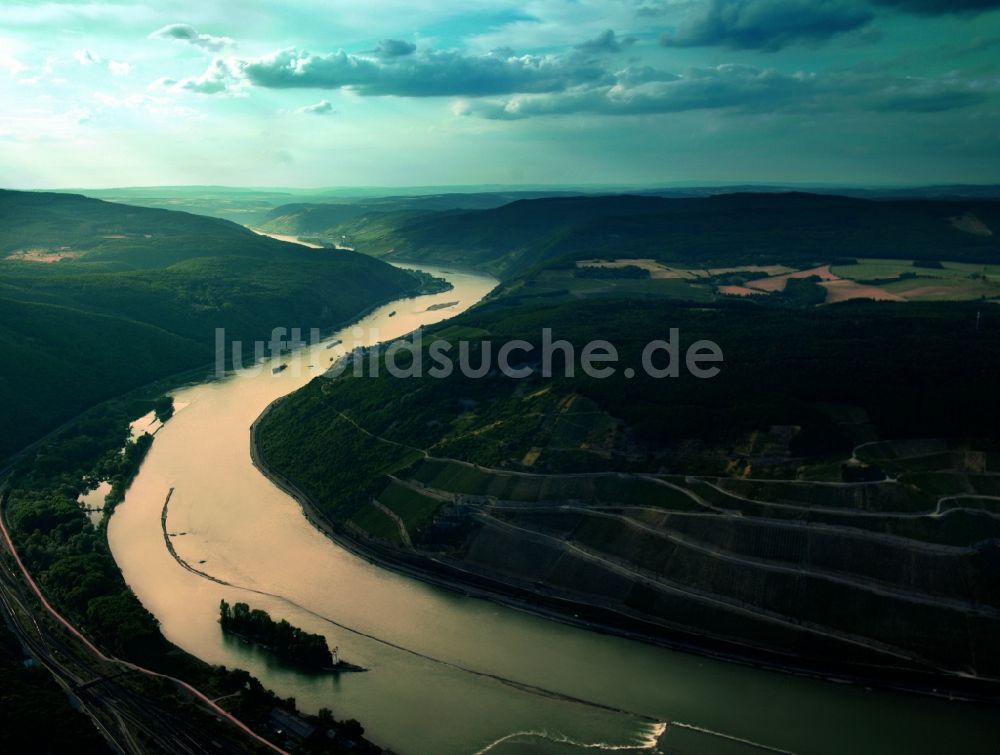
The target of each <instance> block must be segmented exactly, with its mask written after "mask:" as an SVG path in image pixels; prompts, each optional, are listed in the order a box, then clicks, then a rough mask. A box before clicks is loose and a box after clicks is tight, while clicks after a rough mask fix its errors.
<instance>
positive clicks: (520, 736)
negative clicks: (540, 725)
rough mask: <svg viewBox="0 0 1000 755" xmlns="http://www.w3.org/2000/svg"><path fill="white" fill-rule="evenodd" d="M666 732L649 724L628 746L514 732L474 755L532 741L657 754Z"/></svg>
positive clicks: (589, 748) (559, 735) (610, 750)
mask: <svg viewBox="0 0 1000 755" xmlns="http://www.w3.org/2000/svg"><path fill="white" fill-rule="evenodd" d="M666 730H667V724H665V723H655V724H649V725H648V727H647V729H646V731H644V732H642V733H641V734H640V736H641V737H642V739H641V740H640V741H638V742H634V743H630V744H614V743H612V742H580V741H578V740H575V739H572V738H571V737H567V736H565V735H563V734H553V733H550V732H547V731H515V732H514V733H513V734H507V735H506V736H503V737H500V739H497V740H494V741H493V742H490V743H489V744H488V745H486V746H485V747H483V748H482V749H481V750H477V751H476V752H475V753H474V755H486V753H488V752H491V751H492V750H494V749H496V748H498V747H500V746H502V745H504V744H506V743H508V742H510V743H515V742H524V741H526V740H532V739H540V740H543V741H546V742H553V743H555V744H561V745H568V746H570V747H575V748H577V749H581V750H602V751H605V752H652V753H659V752H660V750H659V749H658V747H659V743H660V737H662V736H663V734H664V733H665V732H666Z"/></svg>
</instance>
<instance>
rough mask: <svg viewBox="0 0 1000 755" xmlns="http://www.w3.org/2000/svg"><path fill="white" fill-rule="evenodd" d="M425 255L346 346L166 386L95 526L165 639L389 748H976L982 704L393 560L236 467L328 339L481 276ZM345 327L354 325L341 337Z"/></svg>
mask: <svg viewBox="0 0 1000 755" xmlns="http://www.w3.org/2000/svg"><path fill="white" fill-rule="evenodd" d="M425 269H427V270H428V272H431V273H434V274H437V275H441V276H442V277H445V278H448V279H449V280H450V281H451V282H452V283H453V284H454V286H455V288H454V289H453V290H451V291H448V292H445V293H442V294H435V295H429V296H422V297H419V298H416V299H408V300H403V301H398V302H394V303H392V304H388V305H385V306H382V307H379V308H378V309H377V310H375V311H373V312H372V313H371V314H370V315H368V316H367V317H365V318H364V319H363V320H362V321H361V322H360V323H358V324H357V326H354V327H351V328H346V329H345V330H344V331H342V332H341V333H340V334H337V335H336V336H335V337H336V338H339V339H342V340H343V341H344V342H345V343H344V344H343V345H341V346H338V347H336V348H332V349H331V348H327V346H328V343H324V344H320V345H318V346H312V347H309V348H307V349H304V350H303V351H302V352H301V353H300V354H297V355H295V356H300V357H301V359H292V358H289V357H285V358H283V361H285V362H287V363H288V364H289V368H288V369H286V370H284V371H283V372H280V373H279V374H276V375H275V374H272V372H271V369H270V367H271V365H270V364H268V365H265V366H264V368H263V369H262V370H260V371H259V372H258V373H257V374H256V375H254V376H247V375H238V376H233V377H230V378H227V379H224V380H219V381H213V382H208V383H205V384H202V385H196V386H193V387H189V388H185V389H182V390H179V391H177V392H176V393H175V400H176V402H177V405H178V406H179V407H181V408H180V409H179V410H178V411H177V412H176V414H175V416H174V417H173V418H172V419H171V420H170V421H169V422H167V423H166V424H165V425H164V426H163V428H162V429H161V430H160V431H159V432H158V433H157V434H156V439H155V442H154V443H153V446H152V449H151V450H150V452H149V455H148V457H147V458H146V460H145V462H144V463H143V466H142V469H141V471H140V473H139V475H138V476H137V478H136V480H135V482H134V483H133V485H132V487H131V489H130V490H129V491H128V494H127V495H126V497H125V500H124V502H123V503H121V504H120V505H119V506H118V507H117V509H116V511H115V513H114V515H113V516H112V518H111V521H110V523H109V531H108V536H109V540H110V543H111V548H112V551H113V552H114V556H115V558H116V560H117V562H118V564H119V566H120V567H121V569H122V571H123V573H124V575H125V579H126V580H127V581H128V583H129V585H130V586H131V588H132V589H133V590H134V591H135V593H136V595H138V597H139V599H140V600H141V601H142V602H143V604H144V605H145V606H146V607H147V608H148V609H149V610H150V611H151V612H152V613H153V614H154V615H155V616H156V617H157V619H159V621H160V625H161V628H162V630H163V633H164V634H165V635H166V637H167V638H168V639H170V641H171V642H173V643H175V644H176V645H178V646H180V647H182V648H184V649H185V650H186V651H188V652H190V653H192V654H194V655H196V656H198V657H199V658H202V659H204V660H206V661H208V662H210V663H219V664H225V665H227V666H237V667H241V668H245V669H247V670H249V671H250V672H251V673H253V674H254V675H255V676H257V677H258V678H260V679H261V680H262V681H263V682H264V684H265V685H267V686H268V687H270V688H272V689H274V690H275V691H276V692H277V693H279V694H280V695H281V696H294V697H295V699H296V700H297V701H298V704H299V706H300V707H301V708H302V709H304V710H306V711H310V712H315V711H317V710H318V709H319V708H321V707H327V708H330V709H331V710H333V712H334V715H335V716H337V717H338V718H357V719H358V720H360V721H361V722H362V724H363V725H364V726H365V727H366V730H367V736H368V737H370V738H371V739H372V740H374V741H375V742H378V743H379V744H381V745H383V746H386V747H390V748H392V749H394V750H396V751H397V752H399V753H401V754H412V755H470V754H472V753H485V752H487V751H489V752H491V753H494V755H511V754H513V753H518V754H521V753H523V754H526V755H534V754H536V753H537V754H539V755H541V754H549V753H552V754H557V753H582V752H587V751H591V750H593V749H619V750H620V751H625V752H630V751H631V752H643V751H645V752H656V751H660V752H671V753H673V752H684V753H728V752H733V753H739V752H761V751H768V750H769V749H773V750H778V751H791V752H803V753H806V752H808V753H843V752H852V753H882V752H886V751H889V750H892V751H894V752H908V753H922V752H927V753H940V752H984V753H985V752H992V751H993V746H994V745H995V743H996V736H997V725H996V711H995V709H990V708H987V707H984V706H975V705H969V704H961V703H952V702H948V701H944V700H937V699H930V698H920V697H913V696H907V695H902V694H896V693H889V692H880V691H867V690H864V689H861V688H858V687H850V686H847V685H838V684H832V683H827V682H822V681H818V680H812V679H805V678H800V677H795V676H789V675H781V674H777V673H773V672H769V671H761V670H756V669H752V668H748V667H744V666H740V665H737V664H730V663H724V662H721V661H715V660H710V659H706V658H702V657H699V656H696V655H691V654H686V653H680V652H674V651H671V650H666V649H663V648H658V647H654V646H650V645H646V644H643V643H639V642H634V641H631V640H626V639H622V638H616V637H611V636H607V635H601V634H597V633H593V632H588V631H585V630H582V629H577V628H573V627H569V626H566V625H563V624H560V623H557V622H554V621H549V620H545V619H542V618H538V617H535V616H532V615H529V614H526V613H523V612H521V611H517V610H514V609H511V608H507V607H503V606H499V605H496V604H494V603H491V602H488V601H484V600H480V599H475V598H469V597H465V596H462V595H459V594H456V593H454V592H450V591H447V590H444V589H440V588H437V587H433V586H430V585H426V584H424V583H422V582H419V581H417V580H414V579H411V578H408V577H404V576H401V575H398V574H395V573H393V572H390V571H387V570H385V569H382V568H379V567H376V566H374V565H372V564H370V563H368V562H367V561H365V560H364V559H361V558H358V557H356V556H354V555H352V554H350V553H348V552H347V551H345V550H343V549H342V548H339V547H337V546H336V545H334V544H333V543H331V542H330V541H329V540H327V539H326V538H325V537H324V536H322V535H321V534H320V533H319V532H318V531H317V530H316V529H314V528H313V527H312V526H311V525H310V524H309V523H308V522H307V521H306V519H305V518H304V517H303V515H302V512H301V509H300V508H299V506H298V504H296V503H295V501H294V500H292V499H291V498H290V497H289V496H287V495H286V494H284V493H283V492H282V491H280V490H279V489H277V488H276V487H275V486H274V485H272V484H271V483H270V482H269V481H268V480H267V479H266V478H264V477H263V476H262V475H261V474H260V473H259V472H258V471H257V470H256V469H255V468H254V467H253V465H252V463H251V461H250V454H249V427H250V424H251V422H252V421H253V420H254V419H255V418H256V417H257V415H258V414H259V413H260V412H261V411H262V410H263V409H264V408H265V407H266V406H267V405H268V404H269V403H270V402H271V401H273V400H274V399H275V398H278V397H280V396H282V395H285V394H287V393H289V392H291V391H293V390H295V389H296V388H299V387H300V386H302V385H304V384H305V383H306V382H308V381H309V380H310V379H312V377H314V376H315V375H316V374H317V373H318V372H319V370H320V368H321V367H323V366H326V365H328V364H329V361H330V359H331V358H335V357H336V356H338V355H340V354H341V353H343V350H344V348H345V347H350V346H352V345H355V343H356V341H361V342H364V341H368V340H372V339H373V338H381V339H387V338H395V337H398V336H400V335H403V334H405V333H408V332H410V331H412V330H413V329H415V328H416V327H418V326H420V325H422V324H423V325H425V324H429V323H432V322H436V321H439V320H443V319H446V318H449V317H452V316H454V315H455V314H457V313H458V312H459V311H462V310H464V309H466V308H468V307H469V306H471V305H472V304H474V303H475V302H476V301H478V300H479V299H481V298H482V297H483V296H485V295H486V294H487V293H488V292H489V290H490V289H491V288H492V287H493V286H494V285H495V283H496V281H494V280H492V279H489V278H485V277H482V276H477V275H471V274H466V273H455V272H445V271H441V270H435V269H432V268H425ZM455 301H458V302H459V304H458V305H456V306H454V307H450V308H445V309H438V310H431V311H428V310H427V308H428V307H430V306H432V305H434V304H445V303H448V302H455ZM392 312H395V313H396V314H395V315H393V316H390V313H392ZM356 328H360V331H359V330H357V329H356ZM372 328H377V329H378V331H379V333H378V334H377V335H376V334H374V333H370V332H369V331H370V329H372ZM359 332H361V333H364V337H363V338H360V339H356V335H357V334H358V333H359ZM308 365H313V367H312V368H310V367H309V366H308ZM171 489H173V493H172V495H171V497H170V504H169V508H168V517H167V524H166V528H167V530H168V531H169V532H170V533H172V535H173V536H172V538H171V540H172V543H173V545H174V548H175V550H176V552H177V554H178V555H179V556H180V558H182V559H183V560H185V561H187V562H188V563H189V564H191V565H192V566H193V567H194V568H196V569H198V570H200V571H203V572H205V573H206V574H209V575H211V576H212V577H215V578H216V579H218V580H222V581H224V582H227V583H230V584H229V585H226V584H221V583H219V582H215V581H212V580H210V579H206V578H205V577H203V576H199V575H198V574H195V573H192V572H191V571H188V570H185V569H184V568H183V567H182V566H181V565H180V564H178V563H177V561H176V560H174V558H173V557H172V556H171V555H170V553H169V551H168V549H167V547H166V545H165V542H164V538H163V533H162V528H161V513H162V511H163V507H164V501H165V500H166V498H167V494H168V492H169V491H170V490H171ZM223 598H224V599H225V600H227V601H229V602H230V603H233V602H236V601H244V602H248V603H250V605H251V606H252V607H255V608H263V609H265V610H267V611H268V612H270V613H271V615H272V616H274V617H275V618H285V619H288V621H290V622H291V623H293V624H295V625H298V626H301V627H303V628H304V629H306V630H308V631H310V632H318V633H322V634H324V635H326V637H327V638H328V640H329V643H330V645H331V647H332V646H340V650H341V656H342V657H343V658H344V659H346V660H348V661H350V662H352V663H357V664H360V665H362V666H365V667H366V668H368V669H369V671H368V672H367V673H360V674H343V675H341V676H340V677H336V676H333V675H310V674H306V673H302V672H299V671H296V670H294V669H292V668H289V667H287V666H284V665H283V664H281V663H280V662H276V661H275V660H273V659H272V658H270V657H268V656H267V655H265V654H263V653H261V652H260V651H257V650H255V649H254V648H251V647H249V646H247V645H245V644H243V643H241V642H239V641H237V640H233V639H232V638H228V637H226V636H224V635H223V634H222V632H221V630H220V628H219V625H218V622H217V619H218V608H219V601H220V600H221V599H223ZM668 722H669V725H666V724H668ZM665 725H666V726H665Z"/></svg>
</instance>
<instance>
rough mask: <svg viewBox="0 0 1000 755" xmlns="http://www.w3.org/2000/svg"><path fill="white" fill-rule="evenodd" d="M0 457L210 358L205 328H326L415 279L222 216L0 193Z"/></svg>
mask: <svg viewBox="0 0 1000 755" xmlns="http://www.w3.org/2000/svg"><path fill="white" fill-rule="evenodd" d="M0 221H2V222H0V257H3V256H8V257H9V255H12V254H14V255H16V253H17V252H18V250H28V251H31V250H40V253H50V252H58V251H59V250H61V249H63V248H66V249H68V250H70V251H71V252H72V253H74V254H78V255H79V256H78V257H75V258H69V259H62V260H60V261H58V262H53V263H42V262H37V261H34V262H33V261H26V260H24V259H11V258H7V259H0V427H2V428H3V429H4V432H3V434H2V435H0V459H3V458H5V457H7V456H8V455H9V454H11V453H13V452H14V451H16V450H17V449H19V448H21V447H22V446H24V445H26V444H27V443H29V442H30V441H32V440H34V439H36V438H37V437H39V436H40V435H41V434H43V433H44V432H45V431H48V430H51V429H52V428H54V427H56V426H57V425H58V424H59V423H60V422H62V421H65V420H67V419H69V418H70V417H71V416H73V415H75V414H76V413H78V412H80V411H83V410H84V409H86V408H87V407H88V406H92V405H94V404H95V403H98V402H99V401H102V400H104V399H107V398H110V397H112V396H116V395H119V394H121V393H124V392H126V391H127V390H130V389H132V388H135V387H137V386H139V385H144V384H146V383H149V382H152V381H153V380H156V379H159V378H163V377H166V376H168V375H172V374H175V373H179V372H182V371H185V370H190V369H192V368H195V367H198V366H201V365H206V366H207V365H209V364H210V363H211V362H212V361H213V358H214V348H215V330H216V328H225V330H226V335H227V338H228V339H230V340H231V339H241V340H244V341H252V340H254V339H259V340H267V339H268V337H269V335H270V333H271V330H272V328H274V327H279V326H280V327H286V328H289V329H290V328H294V327H298V328H300V329H302V332H303V333H304V334H307V333H308V332H309V330H310V328H320V329H329V328H332V327H333V326H335V325H338V324H342V323H344V322H346V321H347V320H349V319H351V318H352V317H353V316H354V315H356V314H358V313H359V312H361V311H362V310H364V309H365V308H367V307H369V306H371V305H372V304H373V303H375V302H378V301H383V300H386V299H390V298H395V297H398V296H402V295H405V294H406V293H408V292H415V291H417V290H419V289H420V288H421V287H422V286H424V285H425V283H426V281H423V280H418V279H417V278H415V277H414V276H413V275H411V274H410V273H407V272H405V271H402V270H398V269H396V268H393V267H391V266H389V265H386V264H384V263H382V262H379V261H378V260H375V259H373V258H371V257H367V256H364V255H361V254H354V253H351V252H343V251H339V252H330V251H322V250H311V249H306V248H304V247H301V246H298V245H295V244H286V243H284V242H280V241H275V240H274V239H270V238H267V237H264V236H259V235H257V234H254V233H252V232H251V231H249V230H247V229H246V228H243V227H241V226H238V225H235V224H234V223H230V222H228V221H225V220H218V219H214V218H205V217H200V216H197V215H189V214H187V213H179V212H171V211H167V210H155V209H147V208H138V207H129V206H127V205H119V204H113V203H107V202H100V201H97V200H93V199H86V198H84V197H80V196H75V195H63V194H42V193H29V192H11V191H2V192H0Z"/></svg>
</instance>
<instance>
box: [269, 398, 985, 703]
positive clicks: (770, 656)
mask: <svg viewBox="0 0 1000 755" xmlns="http://www.w3.org/2000/svg"><path fill="white" fill-rule="evenodd" d="M284 398H285V397H281V398H278V399H276V400H275V401H273V402H272V403H271V404H269V405H268V406H267V407H266V408H265V409H264V411H263V412H261V414H260V415H259V416H258V417H257V418H256V419H255V420H254V421H253V423H252V424H251V426H250V457H251V460H252V462H253V465H254V467H256V468H257V469H258V470H259V471H260V472H261V474H263V475H264V476H265V477H267V479H268V480H270V481H271V482H272V483H273V484H274V485H275V486H277V487H278V488H279V489H281V490H282V491H284V492H285V493H286V494H288V495H289V496H291V497H292V498H294V499H295V500H296V502H297V503H298V504H299V506H300V507H301V509H302V511H303V514H304V515H305V518H306V519H307V521H309V523H310V524H311V525H312V526H314V527H315V528H316V529H318V530H319V531H320V532H322V533H323V534H324V535H325V536H326V537H327V538H329V539H330V540H331V541H333V542H334V543H335V544H337V545H338V546H340V547H342V548H344V549H345V550H347V551H349V552H351V553H353V554H354V555H356V556H358V557H360V558H363V559H365V560H366V561H369V562H370V563H372V564H375V565H376V566H379V567H381V568H385V569H389V570H392V571H394V572H397V573H399V574H403V575H405V576H407V577H411V578H414V579H418V580H421V581H423V582H427V583H430V584H433V585H436V586H438V587H442V588H445V589H448V590H451V591H453V592H457V593H460V594H462V595H466V596H468V597H476V598H481V599H484V600H489V601H492V602H495V603H499V604H501V605H505V606H508V607H511V608H515V609H517V610H520V611H524V612H527V613H530V614H533V615H537V616H541V617H544V618H547V619H550V620H554V621H558V622H560V623H563V624H568V625H570V626H575V627H579V628H583V629H587V630H590V631H595V632H600V633H604V634H611V635H616V636H620V637H626V638H628V639H632V640H637V641H640V642H645V643H649V644H653V645H657V646H661V647H666V648H670V649H672V650H680V651H683V652H688V653H694V654H697V655H701V656H705V657H709V658H713V659H716V660H723V661H727V662H733V663H738V664H741V665H744V666H749V667H752V668H757V669H762V670H767V671H775V672H780V673H784V674H792V675H797V676H805V677H809V678H815V679H821V680H824V681H827V682H836V683H842V684H843V683H846V684H852V685H857V686H861V687H865V688H873V687H877V688H880V689H888V690H894V691H899V692H906V693H910V694H918V695H924V696H931V697H938V698H944V699H949V700H963V701H969V702H985V703H990V704H997V703H1000V688H998V685H997V684H996V683H995V682H993V681H992V680H983V679H978V678H975V677H968V676H958V675H950V674H942V673H936V672H933V671H923V670H920V669H917V668H913V669H905V668H887V667H883V666H880V667H871V666H864V665H861V664H849V663H843V662H835V661H823V660H818V661H817V660H814V659H806V658H798V657H797V658H794V659H792V658H790V657H789V656H786V655H783V654H781V653H779V652H775V651H768V650H766V649H763V648H759V647H751V646H749V645H739V644H737V643H735V642H732V641H730V640H728V639H721V638H714V637H710V636H707V635H703V634H702V635H695V634H694V633H692V632H690V631H685V630H683V629H670V630H669V631H665V630H666V628H665V627H664V626H663V625H660V624H654V623H652V622H650V621H647V620H645V619H644V618H643V617H642V616H639V615H635V614H628V613H624V612H622V611H621V610H619V609H617V608H611V607H604V606H599V605H595V604H591V603H584V602H577V601H574V600H572V599H569V598H566V597H563V596H559V595H555V594H548V595H546V594H539V593H538V592H535V591H533V590H532V591H529V590H526V589H524V588H523V587H520V586H518V585H515V584H510V583H505V582H501V581H498V580H496V579H493V578H491V577H488V576H485V575H482V574H478V573H476V572H473V571H470V570H467V569H463V568H462V567H461V566H459V565H457V564H455V563H452V562H446V561H444V560H441V559H436V558H432V557H427V556H423V555H419V554H410V553H407V552H405V551H402V550H399V549H394V548H391V547H388V546H385V545H382V544H380V543H378V542H376V541H374V540H369V539H364V540H362V539H359V538H358V537H356V536H354V535H352V534H351V533H350V532H349V531H347V530H346V528H341V527H338V526H336V525H335V524H334V523H332V522H330V521H329V520H328V519H327V518H326V516H325V515H324V514H323V513H322V510H321V509H320V507H319V506H318V505H317V503H316V502H315V501H314V500H312V499H311V498H310V496H309V495H308V494H306V493H305V492H304V491H302V490H301V489H300V488H299V487H298V486H297V485H296V484H295V483H294V482H292V481H291V480H288V479H286V478H284V477H282V476H281V475H280V474H278V473H277V472H275V471H273V470H271V469H270V468H268V466H267V465H266V463H265V462H264V460H263V457H262V454H261V452H260V448H259V444H258V441H257V434H258V429H259V427H260V425H261V424H262V422H263V421H264V420H265V419H266V418H267V416H268V415H269V414H270V413H271V411H272V410H273V409H274V407H275V406H277V405H278V404H279V403H280V402H281V401H282V400H283V399H284Z"/></svg>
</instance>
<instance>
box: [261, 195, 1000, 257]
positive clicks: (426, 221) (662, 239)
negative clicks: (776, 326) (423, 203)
mask: <svg viewBox="0 0 1000 755" xmlns="http://www.w3.org/2000/svg"><path fill="white" fill-rule="evenodd" d="M324 207H327V208H330V209H329V210H325V209H324ZM347 207H348V206H346V205H343V206H342V205H326V206H324V205H309V206H308V207H298V206H295V205H285V206H282V207H279V208H276V209H275V210H274V211H273V212H272V216H273V217H274V218H275V220H272V221H270V222H269V223H268V224H265V226H264V227H265V228H273V229H274V230H279V229H280V232H283V233H299V232H308V233H309V234H312V235H319V236H320V237H327V238H341V237H346V238H347V239H348V240H350V241H352V242H353V244H354V245H355V247H356V248H357V249H358V251H362V252H365V253H368V254H372V255H375V256H380V257H389V258H398V259H408V260H412V261H422V262H428V263H435V264H453V265H463V264H464V265H467V266H474V267H480V268H482V269H486V270H489V271H491V272H494V273H496V274H499V275H502V276H505V277H509V276H511V275H514V274H516V273H517V272H519V271H522V270H525V269H529V268H531V267H532V266H535V265H538V264H540V263H544V262H547V261H553V260H557V259H584V258H588V257H595V256H597V257H599V256H610V257H650V258H653V259H657V260H660V261H663V262H671V263H674V264H695V265H709V264H718V265H731V264H806V263H810V262H817V261H829V260H830V259H831V258H836V257H882V258H889V259H904V258H905V259H924V260H948V261H962V262H976V263H987V262H1000V242H998V239H997V237H996V236H992V237H991V236H989V235H986V234H982V233H979V234H974V233H969V232H967V231H964V230H963V228H962V227H960V226H961V224H959V226H956V224H955V223H953V222H952V219H953V218H956V217H966V216H971V217H974V218H975V219H976V221H977V223H978V224H981V225H982V226H985V227H986V228H989V229H996V228H1000V202H998V201H992V200H968V199H957V200H937V199H934V200H922V199H867V198H865V199H862V198H856V197H848V196H839V195H825V194H815V193H808V192H774V193H754V192H740V193H730V194H717V195H713V196H707V197H680V198H678V197H659V196H650V195H628V194H623V195H611V196H568V197H547V198H532V199H518V200H515V201H513V202H510V203H508V204H504V205H502V206H499V207H494V208H488V209H448V210H426V211H415V210H408V211H403V210H395V211H391V212H381V211H374V212H367V213H359V212H358V210H357V207H356V206H353V207H352V208H351V209H346V208H347ZM333 208H338V209H333ZM339 208H344V209H339ZM327 213H329V214H327ZM277 219H280V222H278V220H277ZM327 221H328V224H327ZM324 226H325V227H324ZM977 227H978V226H977Z"/></svg>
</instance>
